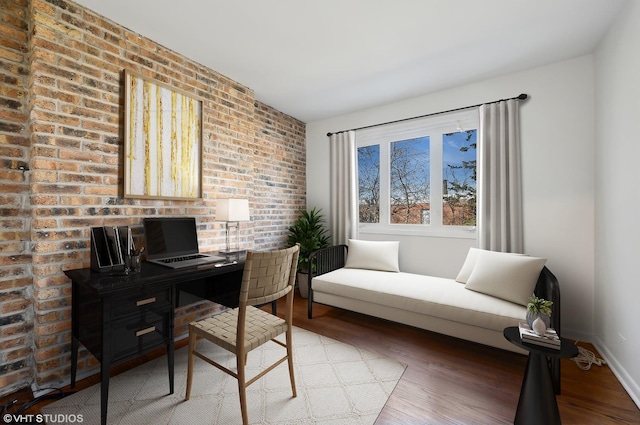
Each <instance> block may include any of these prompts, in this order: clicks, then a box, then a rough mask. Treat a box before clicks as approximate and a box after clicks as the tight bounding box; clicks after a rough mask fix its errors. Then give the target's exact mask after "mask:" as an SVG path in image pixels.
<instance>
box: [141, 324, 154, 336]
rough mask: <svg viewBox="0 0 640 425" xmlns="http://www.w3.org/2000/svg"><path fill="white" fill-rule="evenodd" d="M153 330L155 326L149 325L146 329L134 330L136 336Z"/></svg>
mask: <svg viewBox="0 0 640 425" xmlns="http://www.w3.org/2000/svg"><path fill="white" fill-rule="evenodd" d="M155 330H156V327H155V326H150V327H148V328H147V329H141V330H139V331H138V332H136V336H142V335H145V334H148V333H149V332H153V331H155Z"/></svg>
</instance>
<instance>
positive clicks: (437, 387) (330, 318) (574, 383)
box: [282, 298, 640, 425]
mask: <svg viewBox="0 0 640 425" xmlns="http://www.w3.org/2000/svg"><path fill="white" fill-rule="evenodd" d="M282 307H284V306H282ZM306 312H307V310H306V300H304V299H302V298H296V302H295V304H294V324H295V325H296V326H298V327H301V328H304V329H307V330H310V331H312V332H315V333H318V334H321V335H326V336H328V337H330V338H334V339H337V340H339V341H343V342H346V343H349V344H351V345H354V346H356V347H361V348H363V349H367V350H371V351H376V352H379V353H381V354H384V355H387V356H389V357H393V358H395V359H396V360H398V361H400V362H403V363H405V364H406V365H407V369H406V371H405V373H404V375H403V376H402V379H401V380H400V382H399V383H398V385H397V386H396V388H395V390H394V391H393V393H392V394H391V397H390V398H389V400H388V401H387V404H386V406H385V407H384V409H383V410H382V413H381V414H380V416H379V417H378V420H377V422H376V424H377V425H383V424H384V425H388V424H398V425H399V424H402V425H406V424H420V425H424V424H475V425H477V424H492V425H493V424H512V423H513V419H514V417H515V411H516V407H517V404H518V397H519V394H520V386H521V384H522V377H523V376H524V370H525V366H526V361H527V358H526V356H523V355H519V354H516V353H511V352H507V351H505V350H499V349H495V348H491V347H487V346H484V345H480V344H475V343H471V342H467V341H462V340H459V339H455V338H451V337H447V336H444V335H439V334H435V333H432V332H427V331H423V330H419V329H415V328H411V327H408V326H403V325H399V324H395V323H391V322H388V321H385V320H380V319H376V318H372V317H368V316H365V315H361V314H357V313H353V312H349V311H345V310H341V309H337V308H332V307H327V306H322V305H316V306H314V318H313V319H311V320H309V319H307V313H306ZM578 345H580V346H583V347H584V348H587V349H589V350H591V351H595V350H594V348H593V346H591V345H590V344H583V343H579V344H578ZM596 354H597V353H596ZM561 386H562V394H560V395H559V396H557V401H558V408H559V410H560V417H561V419H562V423H563V424H565V425H567V424H569V425H571V424H576V425H578V424H579V425H588V424H594V425H596V424H597V425H607V424H640V409H638V407H637V406H636V405H635V403H634V402H633V400H632V399H631V397H630V396H629V395H628V394H627V393H626V391H625V390H624V388H623V387H622V385H621V384H620V383H619V382H618V380H617V379H616V377H615V376H614V375H613V373H612V371H611V370H610V369H609V368H608V367H607V366H606V365H605V366H602V367H599V366H595V365H594V366H592V367H591V369H589V370H587V371H584V370H582V369H580V368H578V366H577V365H576V363H575V362H573V361H572V360H569V359H564V360H563V361H562V383H561Z"/></svg>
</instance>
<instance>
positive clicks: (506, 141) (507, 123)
mask: <svg viewBox="0 0 640 425" xmlns="http://www.w3.org/2000/svg"><path fill="white" fill-rule="evenodd" d="M518 109H519V104H518V101H517V100H507V101H501V102H496V103H491V104H485V105H482V106H481V107H480V134H479V138H478V164H477V167H478V236H479V247H480V248H482V249H489V250H492V251H500V252H517V253H522V252H523V248H524V246H523V245H524V242H523V230H522V182H521V171H520V140H519V139H520V136H519V134H520V130H519V118H518Z"/></svg>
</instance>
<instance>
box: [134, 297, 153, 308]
mask: <svg viewBox="0 0 640 425" xmlns="http://www.w3.org/2000/svg"><path fill="white" fill-rule="evenodd" d="M154 302H156V297H151V298H147V299H145V300H138V301H136V307H140V306H141V305H145V304H151V303H154Z"/></svg>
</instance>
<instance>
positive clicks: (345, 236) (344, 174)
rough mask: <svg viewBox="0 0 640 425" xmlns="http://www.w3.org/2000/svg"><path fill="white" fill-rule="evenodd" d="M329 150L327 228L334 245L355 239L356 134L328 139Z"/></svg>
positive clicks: (343, 133) (350, 132) (356, 209)
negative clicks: (329, 197)
mask: <svg viewBox="0 0 640 425" xmlns="http://www.w3.org/2000/svg"><path fill="white" fill-rule="evenodd" d="M329 143H330V149H331V154H330V155H331V168H330V178H329V181H330V185H331V186H330V189H331V211H330V214H329V226H330V228H331V236H332V241H333V244H334V245H338V244H346V243H347V242H348V240H349V239H356V238H357V237H358V156H357V148H356V133H355V131H345V132H342V133H336V134H332V135H331V136H329Z"/></svg>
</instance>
